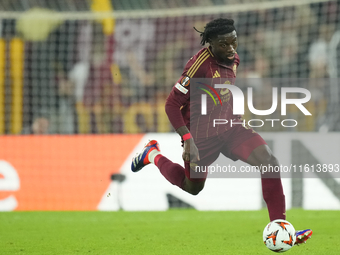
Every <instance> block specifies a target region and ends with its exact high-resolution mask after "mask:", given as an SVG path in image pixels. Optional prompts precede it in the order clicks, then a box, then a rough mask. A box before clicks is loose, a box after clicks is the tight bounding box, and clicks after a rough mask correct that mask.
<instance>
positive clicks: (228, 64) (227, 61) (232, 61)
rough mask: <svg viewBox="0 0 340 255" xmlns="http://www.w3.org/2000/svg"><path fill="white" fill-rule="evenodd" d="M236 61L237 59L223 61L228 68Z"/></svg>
mask: <svg viewBox="0 0 340 255" xmlns="http://www.w3.org/2000/svg"><path fill="white" fill-rule="evenodd" d="M234 61H235V57H234V58H233V59H229V58H225V59H224V60H223V62H224V64H225V65H227V66H232V65H233V64H234Z"/></svg>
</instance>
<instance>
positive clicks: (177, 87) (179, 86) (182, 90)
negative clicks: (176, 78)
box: [175, 83, 188, 94]
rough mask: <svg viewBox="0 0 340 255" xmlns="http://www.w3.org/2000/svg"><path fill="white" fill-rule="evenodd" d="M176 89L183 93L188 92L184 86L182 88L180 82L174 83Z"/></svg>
mask: <svg viewBox="0 0 340 255" xmlns="http://www.w3.org/2000/svg"><path fill="white" fill-rule="evenodd" d="M175 87H176V89H178V90H179V91H181V92H182V93H183V94H186V93H188V90H187V89H186V88H184V87H183V86H182V85H181V84H179V83H176V85H175Z"/></svg>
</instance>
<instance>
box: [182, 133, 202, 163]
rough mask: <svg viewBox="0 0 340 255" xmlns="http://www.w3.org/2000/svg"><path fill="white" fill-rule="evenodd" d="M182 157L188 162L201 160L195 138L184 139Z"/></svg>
mask: <svg viewBox="0 0 340 255" xmlns="http://www.w3.org/2000/svg"><path fill="white" fill-rule="evenodd" d="M182 158H183V160H184V161H186V162H197V161H199V160H200V156H199V153H198V149H197V147H196V144H195V142H194V139H192V138H190V139H188V140H186V141H184V145H183V154H182Z"/></svg>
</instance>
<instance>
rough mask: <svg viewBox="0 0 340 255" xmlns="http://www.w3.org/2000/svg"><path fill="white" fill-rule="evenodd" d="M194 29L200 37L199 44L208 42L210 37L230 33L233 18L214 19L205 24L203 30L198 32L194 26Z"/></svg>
mask: <svg viewBox="0 0 340 255" xmlns="http://www.w3.org/2000/svg"><path fill="white" fill-rule="evenodd" d="M194 29H195V30H196V31H197V32H198V33H200V36H201V37H202V40H201V44H202V45H204V44H205V43H207V42H209V40H210V39H213V38H216V37H217V36H218V35H224V34H228V33H231V32H233V31H234V30H235V27H234V20H232V19H222V18H220V19H214V20H212V21H210V22H209V23H207V24H206V26H205V28H204V31H203V32H200V31H198V30H197V29H196V28H195V27H194Z"/></svg>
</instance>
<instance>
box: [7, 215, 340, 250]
mask: <svg viewBox="0 0 340 255" xmlns="http://www.w3.org/2000/svg"><path fill="white" fill-rule="evenodd" d="M287 215H288V217H287V220H288V221H290V222H291V223H293V225H294V226H295V228H296V229H302V228H312V229H313V231H314V234H313V237H312V239H310V240H309V241H308V243H307V244H305V245H301V246H298V247H293V248H292V249H291V250H290V251H288V252H287V253H286V254H292V255H293V254H309V255H313V254H315V255H322V254H327V255H331V254H337V255H338V254H340V217H339V216H340V212H339V211H304V210H290V211H288V212H287ZM268 222H269V220H268V215H267V211H266V210H261V211H240V212H234V211H226V212H200V211H195V210H169V211H166V212H123V211H120V212H3V213H0V254H1V255H7V254H8V255H14V254H44V255H48V254H63V255H66V254H100V255H105V254H110V255H111V254H119V255H121V254H148V255H149V254H157V255H158V254H162V255H163V254H185V255H189V254H195V255H196V254H204V255H205V254H214V255H217V254H233V255H239V254H240V255H243V254H251V255H254V254H261V255H263V254H274V253H273V252H271V251H269V250H268V249H267V248H266V247H265V245H264V244H263V242H262V231H263V228H264V227H265V225H266V224H267V223H268Z"/></svg>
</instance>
